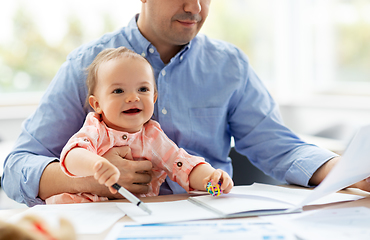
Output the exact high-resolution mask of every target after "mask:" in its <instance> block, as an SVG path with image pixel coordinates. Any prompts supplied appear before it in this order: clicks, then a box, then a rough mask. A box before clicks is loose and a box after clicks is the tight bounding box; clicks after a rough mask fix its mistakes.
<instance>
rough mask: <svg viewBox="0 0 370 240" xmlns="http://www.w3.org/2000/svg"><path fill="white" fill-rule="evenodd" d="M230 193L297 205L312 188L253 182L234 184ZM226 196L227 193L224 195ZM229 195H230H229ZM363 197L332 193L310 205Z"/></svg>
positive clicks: (310, 192)
mask: <svg viewBox="0 0 370 240" xmlns="http://www.w3.org/2000/svg"><path fill="white" fill-rule="evenodd" d="M231 193H233V194H235V196H236V195H240V196H242V195H244V196H245V197H247V196H260V197H265V198H268V199H273V200H275V201H276V200H278V201H281V202H282V203H289V204H291V205H297V204H299V203H300V202H302V201H303V200H304V199H305V198H307V197H308V196H309V195H310V194H312V189H297V188H288V187H282V186H275V185H270V184H262V183H254V184H252V185H250V186H235V187H234V188H233V189H232V190H231ZM225 196H227V195H225ZM230 196H231V195H230ZM361 198H363V197H362V196H358V195H351V194H343V193H333V194H329V195H327V196H325V197H323V198H321V199H318V200H316V201H313V202H312V203H310V204H312V205H318V204H328V203H333V202H343V201H352V200H358V199H361Z"/></svg>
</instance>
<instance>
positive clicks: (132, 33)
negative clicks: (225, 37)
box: [124, 14, 194, 61]
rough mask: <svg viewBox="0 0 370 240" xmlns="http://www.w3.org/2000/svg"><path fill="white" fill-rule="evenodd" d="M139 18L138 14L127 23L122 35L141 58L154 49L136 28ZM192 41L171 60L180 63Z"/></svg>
mask: <svg viewBox="0 0 370 240" xmlns="http://www.w3.org/2000/svg"><path fill="white" fill-rule="evenodd" d="M138 17H139V14H136V15H135V16H134V17H133V18H132V19H131V20H130V22H129V24H128V25H127V27H126V28H124V34H125V35H126V37H127V38H128V40H129V42H130V43H131V47H132V48H133V50H134V51H135V52H137V53H139V54H141V55H143V56H147V55H148V51H149V48H154V49H155V47H154V46H153V45H152V44H151V43H150V42H149V41H148V40H147V39H146V38H145V37H144V36H143V35H142V34H141V32H140V30H139V28H138V26H137V19H138ZM193 41H194V39H193V40H191V41H190V42H189V43H188V44H186V45H185V46H184V47H183V48H182V49H181V51H180V52H178V53H177V54H176V56H175V57H174V58H173V60H175V59H179V60H180V61H182V60H183V58H184V57H185V55H186V52H188V50H190V48H191V46H192V44H193V43H192V42H193Z"/></svg>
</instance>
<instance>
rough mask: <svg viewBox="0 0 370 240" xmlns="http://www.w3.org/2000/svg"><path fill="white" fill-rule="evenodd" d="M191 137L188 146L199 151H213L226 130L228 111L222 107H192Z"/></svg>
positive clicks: (190, 113)
mask: <svg viewBox="0 0 370 240" xmlns="http://www.w3.org/2000/svg"><path fill="white" fill-rule="evenodd" d="M189 111H190V112H189V115H190V122H191V137H190V141H189V142H188V147H189V148H190V149H192V150H194V151H196V152H198V153H204V152H205V151H206V152H208V151H212V149H214V148H215V146H216V145H218V144H215V143H217V141H223V137H224V135H225V132H226V121H225V119H226V113H225V109H224V108H221V107H211V108H191V109H190V110H189Z"/></svg>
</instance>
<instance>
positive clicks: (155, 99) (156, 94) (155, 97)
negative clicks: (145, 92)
mask: <svg viewBox="0 0 370 240" xmlns="http://www.w3.org/2000/svg"><path fill="white" fill-rule="evenodd" d="M157 98H158V93H157V92H155V93H154V100H153V103H155V102H156V101H157Z"/></svg>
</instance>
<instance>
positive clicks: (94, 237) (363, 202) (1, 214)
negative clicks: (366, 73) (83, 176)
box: [0, 186, 370, 240]
mask: <svg viewBox="0 0 370 240" xmlns="http://www.w3.org/2000/svg"><path fill="white" fill-rule="evenodd" d="M289 187H292V188H301V187H297V186H289ZM340 192H341V193H347V194H356V195H360V196H365V198H363V199H360V200H356V201H352V202H340V203H331V204H325V205H315V206H305V207H304V208H303V211H310V210H314V209H322V208H346V207H358V206H363V207H368V208H370V193H366V192H363V191H361V190H357V189H346V190H342V191H340ZM189 196H190V195H189V194H177V195H166V196H157V197H146V198H144V202H163V201H176V200H183V199H187V198H188V197H189ZM113 202H126V200H113ZM26 209H27V208H23V209H9V210H0V219H1V220H5V219H7V218H9V217H11V216H13V215H15V214H17V213H20V212H22V211H25V210H26ZM130 221H132V220H131V219H130V218H129V217H128V216H125V217H123V218H121V219H120V220H119V222H130ZM112 227H113V226H112ZM112 227H110V228H109V229H107V230H106V231H104V232H103V233H101V234H84V235H78V238H77V239H78V240H87V239H89V240H103V239H104V238H105V237H106V236H107V234H108V233H109V231H110V230H111V228H112Z"/></svg>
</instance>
